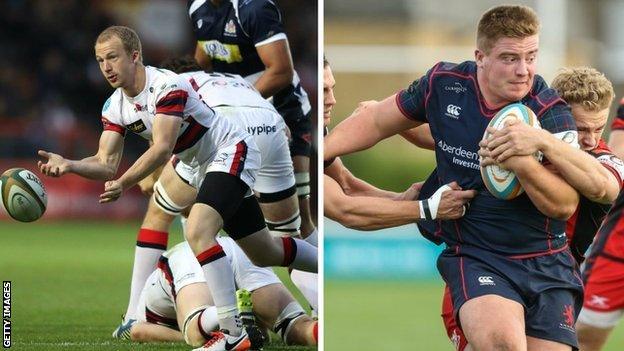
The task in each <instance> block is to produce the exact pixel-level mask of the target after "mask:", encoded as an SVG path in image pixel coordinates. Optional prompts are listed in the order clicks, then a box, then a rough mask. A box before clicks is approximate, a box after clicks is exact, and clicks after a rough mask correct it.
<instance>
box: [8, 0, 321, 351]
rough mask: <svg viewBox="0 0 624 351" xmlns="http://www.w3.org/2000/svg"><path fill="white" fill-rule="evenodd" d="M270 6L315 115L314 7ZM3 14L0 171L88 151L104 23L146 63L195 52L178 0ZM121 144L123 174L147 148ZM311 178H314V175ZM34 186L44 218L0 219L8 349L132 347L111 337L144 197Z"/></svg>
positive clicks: (96, 188)
mask: <svg viewBox="0 0 624 351" xmlns="http://www.w3.org/2000/svg"><path fill="white" fill-rule="evenodd" d="M277 4H278V6H280V8H281V9H282V14H283V16H284V18H285V20H284V21H285V26H286V33H287V35H288V38H289V44H290V48H291V52H292V54H293V61H294V63H295V68H296V69H297V71H298V73H299V76H300V77H301V80H302V84H303V86H304V88H305V89H306V91H307V92H308V95H309V96H310V100H311V101H310V102H311V104H312V106H313V116H316V105H317V104H316V101H317V57H318V56H317V42H318V41H317V30H316V29H317V15H316V14H317V12H318V11H317V2H316V1H306V2H302V3H298V2H297V3H295V2H291V1H283V0H282V1H280V0H278V1H277ZM2 5H3V6H2V11H3V14H2V16H0V47H2V54H1V55H0V126H1V127H0V172H3V171H4V170H6V169H8V168H12V167H24V168H28V169H31V170H36V167H37V165H36V162H37V154H36V152H37V150H38V149H44V150H48V151H51V152H55V153H59V154H61V155H63V156H65V157H67V158H70V159H80V158H83V157H87V156H91V155H92V154H94V153H95V151H96V150H97V144H98V138H99V134H100V131H101V128H102V127H101V122H100V112H101V109H102V105H103V103H104V101H105V100H106V99H107V98H108V96H109V95H110V94H111V93H112V90H111V88H110V86H109V85H108V83H107V82H106V81H105V80H104V78H103V77H102V75H101V73H100V71H99V68H98V65H97V62H96V61H95V59H94V53H93V45H94V41H95V38H96V37H97V34H98V33H99V32H100V31H101V30H103V29H104V28H106V27H107V26H109V25H113V24H119V25H127V26H130V27H132V28H134V29H135V30H136V31H137V33H138V34H139V37H140V38H141V40H142V44H143V56H144V63H145V64H147V65H155V66H157V65H158V63H159V62H161V61H162V60H163V59H165V58H168V57H171V56H177V55H183V54H192V53H193V52H194V38H193V35H192V31H191V24H190V22H189V19H188V13H187V10H186V5H187V2H186V1H184V0H152V1H147V0H145V1H139V0H130V1H126V0H117V1H115V0H105V1H96V0H89V1H82V0H53V1H47V0H40V1H36V0H31V1H3V2H2ZM314 123H315V124H314V125H316V118H315V119H314ZM125 144H126V145H125V150H124V159H123V161H122V165H121V168H120V172H121V171H123V170H124V169H125V168H127V167H128V166H129V165H130V164H131V163H132V162H133V161H134V160H135V159H136V158H137V157H138V156H139V155H140V154H141V153H142V152H143V151H144V150H145V149H146V147H147V144H146V142H145V141H143V139H140V138H139V137H137V136H135V135H132V134H131V133H129V134H128V136H127V137H126V143H125ZM313 164H314V165H315V164H316V161H315V160H313ZM36 173H37V174H39V173H38V171H36ZM119 174H121V173H119ZM311 174H312V175H313V177H314V178H316V172H315V171H312V172H311ZM41 179H42V181H43V182H44V183H45V186H46V188H47V190H48V196H49V201H48V210H47V212H46V214H45V215H44V217H43V218H42V219H41V220H39V221H38V222H35V223H26V224H24V223H17V222H15V221H13V220H11V219H9V218H8V216H7V215H6V214H5V213H4V211H0V212H1V213H0V278H1V279H2V280H10V281H12V283H13V288H12V293H13V296H12V298H13V306H12V307H13V310H12V317H11V321H12V326H13V334H12V341H13V348H15V349H18V350H26V349H35V348H37V349H41V348H43V349H72V350H74V349H75V350H78V349H98V350H101V349H111V350H112V349H115V350H119V349H136V346H131V345H130V344H128V343H125V344H124V343H121V344H119V343H116V342H113V341H112V340H111V338H110V333H111V332H112V330H113V329H114V328H115V327H116V325H117V324H118V323H119V316H120V315H121V314H122V313H123V312H124V311H125V308H126V303H127V297H128V292H129V285H130V275H131V270H132V259H133V257H134V244H135V242H136V233H137V231H138V228H139V226H140V221H141V219H142V216H143V214H144V209H145V208H146V204H147V199H145V198H144V197H143V196H142V195H141V194H140V192H139V191H138V189H137V188H133V189H130V190H129V191H127V192H126V193H125V194H124V196H123V197H122V198H121V199H120V200H119V201H117V202H116V203H113V204H109V205H100V204H98V201H97V200H98V196H99V194H100V193H101V192H102V189H103V183H102V182H96V181H87V180H83V179H81V178H79V177H76V176H72V175H69V176H66V177H62V178H60V179H53V178H45V177H44V176H41ZM316 183H317V182H316V181H313V182H312V184H316ZM314 191H315V192H316V190H314ZM314 201H316V198H314ZM312 208H313V209H316V208H317V206H316V205H313V206H312ZM180 240H182V237H181V235H180V228H179V226H178V225H174V228H173V230H172V235H171V236H170V239H169V244H170V245H172V244H175V243H176V242H178V241H180ZM171 348H172V346H171V345H168V346H161V347H160V349H171ZM145 349H151V348H149V347H146V348H145ZM156 349H158V347H156ZM179 349H188V347H186V346H182V347H179Z"/></svg>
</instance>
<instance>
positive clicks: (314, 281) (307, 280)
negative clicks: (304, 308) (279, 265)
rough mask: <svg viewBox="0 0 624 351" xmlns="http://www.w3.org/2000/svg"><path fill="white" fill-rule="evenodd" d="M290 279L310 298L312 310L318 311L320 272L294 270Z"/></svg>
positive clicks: (307, 298)
mask: <svg viewBox="0 0 624 351" xmlns="http://www.w3.org/2000/svg"><path fill="white" fill-rule="evenodd" d="M290 279H291V280H292V282H293V283H294V284H295V286H296V287H297V288H298V289H299V291H301V293H302V294H303V296H304V297H305V298H306V300H308V303H309V304H310V307H312V310H314V311H318V274H316V273H309V272H303V271H300V270H296V269H295V270H293V271H292V272H291V273H290Z"/></svg>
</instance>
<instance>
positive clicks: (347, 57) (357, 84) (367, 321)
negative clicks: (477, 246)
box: [324, 0, 624, 351]
mask: <svg viewBox="0 0 624 351" xmlns="http://www.w3.org/2000/svg"><path fill="white" fill-rule="evenodd" d="M503 3H509V1H506V2H501V1H493V0H478V1H463V0H437V1H431V0H387V1H383V5H382V3H381V2H379V1H375V0H326V1H325V5H324V9H325V13H324V23H325V25H324V45H325V51H324V54H325V55H326V57H327V58H328V60H329V61H330V64H331V66H332V70H333V73H334V76H335V78H336V82H337V85H336V89H335V95H336V100H337V101H338V103H337V105H336V107H335V108H334V112H333V114H332V116H333V117H332V124H331V126H334V125H336V124H337V123H338V122H340V120H342V119H343V118H344V117H346V116H348V115H349V114H350V113H351V112H352V111H353V109H355V107H356V106H357V103H358V102H359V101H365V100H371V99H383V98H385V97H386V96H389V95H391V94H393V93H395V92H397V91H398V90H400V89H403V88H405V87H407V86H408V85H409V84H410V83H411V82H412V81H413V80H414V79H416V78H418V77H420V76H421V75H422V74H424V73H425V71H426V70H427V69H429V68H430V67H431V66H433V65H434V64H435V63H436V62H437V61H439V60H445V61H450V62H461V61H464V60H467V59H472V58H473V57H474V54H473V52H474V36H475V30H476V24H477V22H478V20H479V17H480V15H481V14H482V13H483V12H484V11H485V10H487V9H488V8H490V7H492V6H495V5H499V4H503ZM512 3H520V4H526V5H529V6H531V7H533V8H534V9H535V10H536V11H537V12H538V14H539V16H540V18H541V20H542V31H541V37H540V42H541V43H540V57H539V69H538V72H539V74H541V75H542V76H544V78H545V79H546V80H547V81H549V82H550V81H551V80H552V78H553V77H554V76H555V75H556V72H557V69H558V68H559V67H562V66H575V65H576V66H578V65H590V66H593V67H596V68H598V69H599V70H600V71H602V72H604V73H605V74H606V75H607V77H608V78H609V79H610V80H612V82H613V83H614V86H615V88H616V99H615V102H614V105H613V108H612V111H611V117H612V116H613V115H614V114H615V110H616V103H617V101H618V100H619V98H621V97H622V96H623V95H624V71H623V70H622V69H621V67H622V63H623V61H624V37H623V36H622V35H621V23H620V22H621V21H620V20H621V18H624V1H610V0H601V1H589V0H587V1H584V0H534V1H513V2H512ZM331 126H330V128H331ZM607 132H608V131H607ZM605 135H608V133H605ZM343 161H344V163H345V164H346V166H347V167H348V168H349V169H350V170H351V171H352V172H353V174H355V175H356V176H359V177H361V178H363V179H365V180H367V181H369V182H371V183H372V184H375V185H377V186H379V187H381V188H385V189H390V190H394V191H404V190H405V189H406V188H407V187H408V186H409V185H410V184H412V183H413V182H417V181H422V180H424V179H425V178H426V176H427V175H428V174H429V173H430V171H431V170H432V169H433V168H434V162H435V161H434V157H433V152H430V151H422V150H418V149H417V148H415V147H413V146H411V144H408V143H407V142H406V141H404V140H402V139H401V138H399V137H393V138H390V139H388V140H386V141H383V142H381V143H380V144H378V145H377V146H375V147H374V148H373V149H372V150H367V151H364V152H360V153H357V154H354V155H351V156H347V157H343ZM324 235H325V296H324V300H325V311H326V312H325V321H326V325H325V347H326V349H327V350H382V349H386V350H391V349H392V350H428V351H429V350H430V351H434V350H436V351H437V350H452V349H453V348H452V346H451V344H450V343H449V341H448V339H447V337H446V334H445V332H444V329H443V327H442V321H441V318H440V317H439V315H440V305H441V303H440V302H441V299H442V291H443V284H442V281H441V279H440V278H439V275H438V273H437V270H436V268H435V259H436V257H437V253H438V252H439V251H440V250H441V248H439V247H436V246H434V245H433V244H431V243H430V242H428V241H425V239H423V238H422V237H421V236H420V235H419V234H418V231H417V229H416V226H413V225H412V226H404V227H400V228H396V229H392V230H383V231H378V232H374V233H364V232H357V231H354V230H349V229H347V228H344V227H342V226H340V225H339V224H337V223H334V222H331V221H328V220H327V219H326V220H325V231H324ZM622 345H624V330H622V328H617V329H616V330H615V332H614V333H613V335H612V336H611V338H610V340H609V342H608V344H607V347H606V348H605V350H613V351H615V350H622V348H623V346H622Z"/></svg>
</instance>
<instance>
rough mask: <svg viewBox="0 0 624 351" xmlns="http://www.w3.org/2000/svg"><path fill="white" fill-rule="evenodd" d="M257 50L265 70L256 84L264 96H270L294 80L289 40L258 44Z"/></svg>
mask: <svg viewBox="0 0 624 351" xmlns="http://www.w3.org/2000/svg"><path fill="white" fill-rule="evenodd" d="M256 51H257V52H258V56H259V57H260V60H262V63H263V64H264V67H265V70H264V72H263V73H262V75H261V76H260V77H259V78H258V80H257V81H256V83H255V84H254V86H255V87H256V89H258V91H259V92H260V95H262V97H263V98H268V97H271V96H273V95H275V93H277V92H279V91H280V90H282V89H284V88H285V87H287V86H288V85H289V84H290V83H291V82H292V79H293V72H294V68H293V62H292V57H291V56H290V48H289V47H288V40H286V39H283V40H277V41H274V42H271V43H268V44H265V45H261V46H257V47H256Z"/></svg>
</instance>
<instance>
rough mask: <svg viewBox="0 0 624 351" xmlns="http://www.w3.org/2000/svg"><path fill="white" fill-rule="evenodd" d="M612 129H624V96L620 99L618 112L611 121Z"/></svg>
mask: <svg viewBox="0 0 624 351" xmlns="http://www.w3.org/2000/svg"><path fill="white" fill-rule="evenodd" d="M611 130H624V98H622V100H620V106H619V107H618V109H617V114H616V115H615V118H614V119H613V122H612V123H611Z"/></svg>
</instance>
